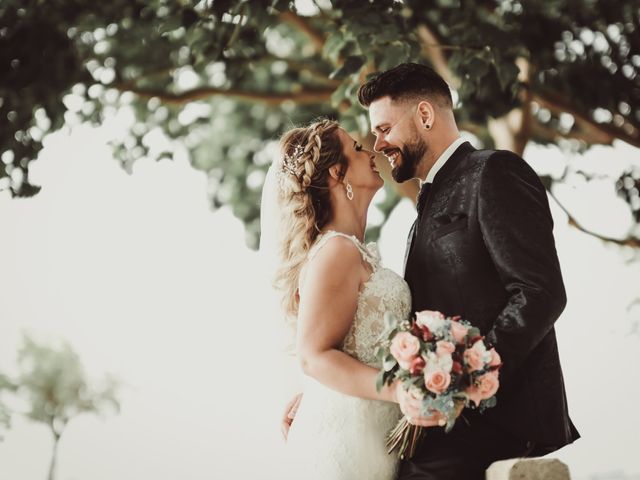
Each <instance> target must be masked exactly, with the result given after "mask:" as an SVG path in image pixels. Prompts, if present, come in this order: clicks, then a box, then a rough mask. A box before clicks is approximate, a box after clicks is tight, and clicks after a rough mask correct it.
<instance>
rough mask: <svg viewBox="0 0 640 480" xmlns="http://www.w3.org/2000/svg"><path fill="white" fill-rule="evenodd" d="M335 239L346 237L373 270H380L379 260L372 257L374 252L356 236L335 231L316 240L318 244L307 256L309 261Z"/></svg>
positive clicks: (315, 244)
mask: <svg viewBox="0 0 640 480" xmlns="http://www.w3.org/2000/svg"><path fill="white" fill-rule="evenodd" d="M334 237H344V238H348V239H349V240H351V241H352V242H353V244H354V245H355V246H356V247H357V248H358V251H359V252H360V255H362V259H363V260H364V261H366V262H367V263H368V264H369V265H371V267H372V268H373V270H374V271H375V270H377V269H378V263H379V259H378V258H377V257H376V256H375V255H372V252H370V251H369V249H368V248H367V247H366V246H365V245H364V244H363V243H362V242H361V241H360V240H358V238H357V237H356V236H355V235H347V234H346V233H342V232H336V231H335V230H329V231H328V232H326V233H321V234H320V236H319V237H318V238H317V239H316V242H315V243H314V244H313V246H312V247H311V249H310V250H309V253H308V255H307V260H308V261H310V260H311V259H313V257H315V256H316V254H317V253H318V252H319V251H320V249H321V248H322V247H323V246H324V245H325V244H326V243H327V242H328V241H329V240H330V239H332V238H334Z"/></svg>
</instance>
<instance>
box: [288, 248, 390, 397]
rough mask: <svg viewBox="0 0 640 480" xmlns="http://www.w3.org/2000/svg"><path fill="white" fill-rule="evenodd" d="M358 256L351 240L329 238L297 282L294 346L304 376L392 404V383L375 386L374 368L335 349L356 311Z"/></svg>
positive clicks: (358, 253) (359, 278) (345, 391)
mask: <svg viewBox="0 0 640 480" xmlns="http://www.w3.org/2000/svg"><path fill="white" fill-rule="evenodd" d="M362 277H363V266H362V257H361V255H360V252H359V251H358V249H357V248H356V247H355V245H354V244H353V243H352V242H351V240H349V239H346V238H343V237H336V238H332V239H331V240H330V241H329V242H327V244H326V245H325V246H324V247H323V248H322V249H320V251H319V252H318V254H317V255H316V256H315V257H314V258H313V260H311V262H310V263H309V265H308V266H307V269H306V275H305V276H304V281H303V282H302V283H301V285H300V308H299V313H298V328H297V332H298V333H297V341H296V343H297V350H298V355H299V359H300V363H301V366H302V370H303V371H304V373H305V374H306V375H309V376H310V377H313V378H315V379H316V380H318V381H319V382H320V383H322V384H324V385H326V386H327V387H329V388H332V389H334V390H337V391H339V392H342V393H345V394H347V395H351V396H355V397H361V398H366V399H372V400H384V401H387V402H397V399H396V393H395V391H396V388H395V384H394V385H392V386H385V387H384V388H383V389H382V390H381V391H380V392H378V391H377V390H376V376H377V374H378V370H377V369H375V368H373V367H370V366H368V365H365V364H364V363H362V362H360V361H358V360H356V359H355V358H353V357H351V356H349V355H347V354H346V353H344V352H342V351H340V350H339V349H338V347H339V346H340V344H341V343H342V341H343V339H344V337H345V336H346V334H347V332H348V331H349V328H350V327H351V324H352V323H353V319H354V316H355V313H356V308H357V304H358V292H359V289H360V284H361V279H362Z"/></svg>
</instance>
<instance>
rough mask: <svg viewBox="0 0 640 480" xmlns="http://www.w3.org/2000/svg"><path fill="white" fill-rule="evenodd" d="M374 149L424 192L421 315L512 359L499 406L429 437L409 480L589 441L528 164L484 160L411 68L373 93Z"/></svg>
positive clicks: (367, 98) (539, 195) (413, 281)
mask: <svg viewBox="0 0 640 480" xmlns="http://www.w3.org/2000/svg"><path fill="white" fill-rule="evenodd" d="M358 97H359V100H360V103H361V104H362V105H363V106H364V107H366V108H368V109H369V117H370V120H371V127H372V130H373V134H374V135H375V137H376V142H375V146H374V149H375V150H376V151H377V152H382V153H383V154H384V155H385V156H386V157H387V158H388V159H389V162H390V163H391V166H392V175H393V178H394V179H395V180H396V181H397V182H405V181H407V180H410V179H412V178H418V179H420V180H421V181H422V188H421V190H420V193H419V195H418V206H417V208H418V218H417V219H416V221H415V223H414V224H413V227H412V228H411V232H410V234H409V239H408V242H407V251H406V256H405V279H406V281H407V282H408V284H409V286H410V288H411V294H412V297H413V308H412V311H414V312H415V311H420V310H439V311H441V312H443V313H444V314H445V315H450V316H453V315H461V316H462V317H463V318H464V319H465V320H468V321H469V322H471V323H472V324H473V325H475V326H477V327H478V328H480V330H481V332H482V334H483V335H485V336H486V338H487V339H488V340H489V341H490V342H491V343H493V345H494V346H495V348H496V350H497V351H498V353H499V354H500V356H501V357H502V362H503V367H502V369H501V371H500V390H499V391H498V394H497V399H498V403H497V406H495V407H494V408H491V409H489V410H487V411H486V412H485V413H484V414H479V413H478V412H477V410H472V409H465V410H464V411H463V413H462V416H461V418H459V419H458V421H457V422H456V424H455V426H454V428H453V430H452V431H451V432H449V433H444V430H443V428H442V427H437V426H435V427H434V426H432V425H433V423H434V422H433V419H429V418H423V417H421V416H420V408H419V403H420V402H419V401H416V400H414V399H411V398H409V397H408V396H407V395H406V393H404V390H402V389H400V391H399V400H400V407H401V409H402V411H403V413H404V414H405V415H407V416H408V417H409V418H411V419H412V423H414V424H417V425H424V426H428V428H427V430H426V432H425V434H424V438H423V440H422V443H421V444H420V447H419V450H418V451H417V453H416V455H415V456H414V457H413V458H412V459H410V460H406V461H404V462H402V464H401V467H400V473H399V477H398V478H399V480H409V479H421V480H448V479H451V480H481V479H483V478H484V471H485V470H486V468H487V467H488V466H489V465H490V464H491V463H493V462H494V461H496V460H500V459H505V458H512V457H522V456H539V455H545V454H547V453H549V452H552V451H554V450H557V449H559V448H560V447H562V446H564V445H566V444H569V443H572V442H573V441H575V440H576V439H578V438H579V437H580V435H579V434H578V432H577V430H576V429H575V427H574V426H573V424H572V422H571V420H570V418H569V415H568V411H567V399H566V396H565V389H564V383H563V379H562V370H561V368H560V362H559V358H558V347H557V343H556V335H555V331H554V328H553V324H554V322H555V321H556V319H557V318H558V316H559V315H560V313H561V312H562V310H563V309H564V306H565V303H566V296H565V290H564V285H563V281H562V275H561V272H560V265H559V263H558V257H557V254H556V249H555V243H554V239H553V221H552V218H551V213H550V211H549V205H548V201H547V196H546V192H545V189H544V187H543V185H542V183H541V182H540V180H539V178H538V176H537V175H536V173H535V172H534V171H533V170H532V169H531V167H529V165H528V164H527V163H526V162H525V161H524V160H523V159H522V158H520V157H519V156H518V155H516V154H514V153H512V152H509V151H504V150H497V151H495V150H476V149H474V148H473V147H472V146H471V145H470V144H469V143H468V142H465V141H464V140H462V139H461V138H460V136H459V132H458V128H457V125H456V121H455V118H454V115H453V109H452V99H451V93H450V91H449V88H448V86H447V84H446V83H445V81H444V80H443V79H442V78H441V77H440V76H439V75H438V74H437V73H436V72H434V71H433V70H432V69H430V68H429V67H426V66H423V65H418V64H414V63H408V64H401V65H398V66H397V67H395V68H392V69H391V70H387V71H385V72H383V73H381V74H380V75H378V76H377V77H375V78H373V79H371V80H370V81H368V82H367V83H366V84H364V85H362V86H361V88H360V90H359V92H358Z"/></svg>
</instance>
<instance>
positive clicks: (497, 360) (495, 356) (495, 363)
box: [489, 348, 502, 367]
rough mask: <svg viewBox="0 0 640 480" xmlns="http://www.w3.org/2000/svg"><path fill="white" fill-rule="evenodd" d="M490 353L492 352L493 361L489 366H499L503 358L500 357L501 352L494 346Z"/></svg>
mask: <svg viewBox="0 0 640 480" xmlns="http://www.w3.org/2000/svg"><path fill="white" fill-rule="evenodd" d="M489 353H491V361H490V362H489V366H490V367H497V366H498V365H500V364H501V363H502V359H501V358H500V354H499V353H498V352H496V349H495V348H492V349H491V350H489Z"/></svg>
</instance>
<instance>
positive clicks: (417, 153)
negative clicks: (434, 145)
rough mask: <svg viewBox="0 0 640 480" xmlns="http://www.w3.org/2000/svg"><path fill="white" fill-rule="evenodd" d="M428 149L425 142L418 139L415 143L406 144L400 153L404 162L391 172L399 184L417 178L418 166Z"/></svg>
mask: <svg viewBox="0 0 640 480" xmlns="http://www.w3.org/2000/svg"><path fill="white" fill-rule="evenodd" d="M427 150H428V147H427V144H426V143H425V142H424V140H423V139H422V138H420V137H418V138H417V139H416V140H415V141H414V142H411V143H406V144H405V146H404V147H403V148H402V150H401V151H400V152H401V154H402V162H401V163H400V165H399V166H397V167H394V168H393V169H392V170H391V176H392V177H393V179H394V180H395V181H396V182H398V183H402V182H406V181H407V180H410V179H412V178H414V177H415V176H416V170H417V168H418V164H419V163H420V162H421V161H422V158H423V157H424V155H425V153H427Z"/></svg>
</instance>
